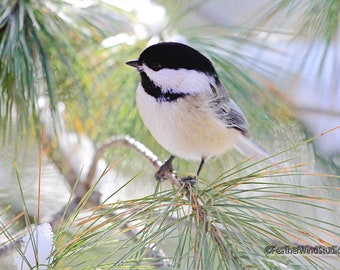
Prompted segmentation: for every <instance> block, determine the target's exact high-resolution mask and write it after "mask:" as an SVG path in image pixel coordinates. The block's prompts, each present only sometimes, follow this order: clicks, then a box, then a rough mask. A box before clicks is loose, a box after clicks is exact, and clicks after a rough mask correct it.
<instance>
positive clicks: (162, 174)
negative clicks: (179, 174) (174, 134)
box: [155, 156, 175, 181]
mask: <svg viewBox="0 0 340 270" xmlns="http://www.w3.org/2000/svg"><path fill="white" fill-rule="evenodd" d="M174 158H175V157H174V156H171V157H170V158H169V159H168V160H166V161H165V162H164V163H163V165H162V166H161V167H160V168H159V170H158V171H157V172H156V174H155V177H156V180H158V181H163V180H165V179H166V176H167V174H168V173H173V172H174V169H173V167H172V161H173V159H174Z"/></svg>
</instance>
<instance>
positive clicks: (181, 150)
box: [136, 85, 240, 160]
mask: <svg viewBox="0 0 340 270" xmlns="http://www.w3.org/2000/svg"><path fill="white" fill-rule="evenodd" d="M136 99H137V107H138V110H139V113H140V115H141V117H142V119H143V121H144V124H145V125H146V127H147V128H148V129H149V130H150V132H151V134H152V136H153V137H154V138H155V139H156V141H157V142H158V143H159V144H160V145H161V146H162V147H164V148H165V149H166V150H167V151H169V152H170V153H171V154H173V155H175V156H178V157H180V158H184V159H190V160H200V159H201V158H203V157H204V158H206V159H208V158H210V157H213V156H216V155H220V154H222V153H223V152H225V151H226V150H228V149H230V148H231V147H232V146H233V145H234V143H235V142H236V140H237V138H238V136H240V132H239V131H237V130H235V129H232V128H226V127H225V126H224V124H223V123H222V121H220V120H218V118H217V117H215V116H214V115H213V113H212V111H211V109H209V107H208V104H207V102H206V98H205V97H204V96H203V95H202V94H193V95H188V96H186V97H185V98H180V99H178V100H177V101H175V102H162V103H160V102H157V101H156V100H155V98H154V97H152V96H150V95H148V94H146V93H145V91H144V90H143V88H142V87H141V85H139V86H138V88H137V96H136Z"/></svg>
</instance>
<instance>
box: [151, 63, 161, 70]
mask: <svg viewBox="0 0 340 270" xmlns="http://www.w3.org/2000/svg"><path fill="white" fill-rule="evenodd" d="M151 68H152V69H153V70H154V71H158V70H161V69H162V68H163V67H162V65H161V64H160V63H152V65H151Z"/></svg>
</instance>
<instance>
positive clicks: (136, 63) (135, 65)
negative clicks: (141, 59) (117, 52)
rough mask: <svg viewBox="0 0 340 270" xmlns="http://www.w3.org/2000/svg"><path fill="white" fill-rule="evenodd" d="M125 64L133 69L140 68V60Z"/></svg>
mask: <svg viewBox="0 0 340 270" xmlns="http://www.w3.org/2000/svg"><path fill="white" fill-rule="evenodd" d="M125 64H127V65H129V66H131V67H134V68H138V60H132V61H129V62H126V63H125Z"/></svg>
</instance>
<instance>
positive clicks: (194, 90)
mask: <svg viewBox="0 0 340 270" xmlns="http://www.w3.org/2000/svg"><path fill="white" fill-rule="evenodd" d="M126 64H128V65H130V66H132V67H135V68H137V70H138V71H139V74H140V77H141V81H140V83H139V85H138V88H137V97H136V100H137V107H138V110H139V113H140V115H141V117H142V120H143V122H144V124H145V125H146V127H147V128H148V129H149V130H150V132H151V134H152V136H153V137H154V138H155V139H156V141H157V142H158V143H159V144H160V145H162V146H163V147H164V148H165V149H166V150H167V151H169V152H170V153H171V154H172V156H170V158H169V159H168V160H167V161H166V162H165V163H164V164H163V166H162V167H161V169H160V170H159V171H158V172H157V173H156V178H158V179H160V178H162V177H163V176H164V172H165V171H166V170H170V171H171V170H172V165H171V162H172V160H173V159H174V158H175V156H178V157H180V158H183V159H188V160H196V161H201V163H200V165H199V168H198V171H197V174H196V177H198V175H199V173H200V171H201V169H202V166H203V164H204V162H205V161H206V160H207V159H209V158H211V157H214V156H217V155H220V154H223V153H224V152H225V151H226V150H228V149H230V148H232V147H235V148H236V149H237V150H238V151H239V152H241V153H242V154H243V155H245V156H247V157H254V158H256V159H263V158H266V157H267V156H268V155H267V153H266V152H265V151H263V150H262V149H261V148H260V147H259V146H258V145H256V144H255V143H254V142H253V141H252V140H251V136H250V133H249V129H248V123H247V121H246V119H245V116H244V115H243V113H242V111H241V109H240V108H239V107H238V106H237V104H236V103H235V102H234V101H233V100H232V99H231V98H230V97H229V95H228V93H227V91H226V89H225V88H224V87H223V86H222V84H221V82H220V80H219V78H218V75H217V73H216V71H215V68H214V66H213V65H212V63H211V62H210V60H209V59H208V58H207V57H205V56H204V55H202V54H201V53H200V52H198V51H197V50H195V49H193V48H191V47H189V46H187V45H184V44H181V43H175V42H162V43H158V44H156V45H152V46H150V47H148V48H146V49H145V50H144V51H143V52H142V53H141V55H140V56H139V58H138V60H135V61H130V62H127V63H126Z"/></svg>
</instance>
